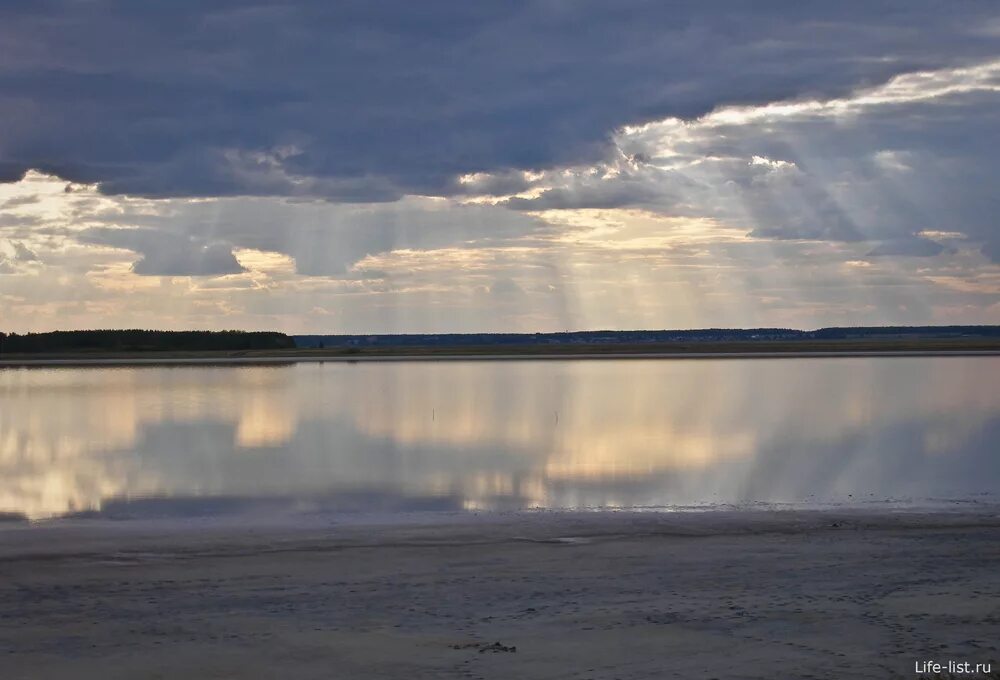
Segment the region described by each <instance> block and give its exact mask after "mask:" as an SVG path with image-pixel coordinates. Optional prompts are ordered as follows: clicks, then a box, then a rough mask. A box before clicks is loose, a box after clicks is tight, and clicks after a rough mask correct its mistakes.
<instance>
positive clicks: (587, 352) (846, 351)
mask: <svg viewBox="0 0 1000 680" xmlns="http://www.w3.org/2000/svg"><path fill="white" fill-rule="evenodd" d="M790 344H792V343H780V344H779V343H775V345H778V346H772V345H771V344H770V343H757V345H758V347H753V348H748V347H746V343H733V344H724V345H718V344H709V343H706V344H705V345H704V346H702V347H697V346H692V345H690V344H688V345H684V346H677V347H664V346H662V345H658V346H651V347H642V346H634V345H633V346H628V345H625V346H597V347H588V346H585V345H583V346H581V345H566V346H551V347H521V348H508V351H496V350H497V348H496V347H468V348H454V347H447V348H445V347H441V348H401V349H395V350H394V349H391V348H381V349H378V350H367V351H366V350H361V351H349V350H341V349H337V350H302V349H298V350H279V351H248V352H142V353H120V354H115V353H86V354H83V353H81V354H65V353H60V354H26V355H25V354H23V355H19V356H8V357H0V368H16V367H25V368H28V367H59V366H67V367H72V366H156V365H165V366H171V365H252V364H294V363H317V362H319V363H323V362H327V361H330V362H349V363H351V362H404V361H405V362H413V361H563V360H621V359H647V360H648V359H820V358H861V357H959V356H960V357H975V356H1000V346H998V345H997V344H996V343H989V345H987V346H984V344H983V343H968V345H965V346H963V345H962V344H959V343H927V345H926V346H923V345H924V343H920V342H911V343H906V344H907V345H909V346H908V347H899V346H898V345H899V344H902V343H885V346H883V347H879V346H872V344H873V343H864V345H865V346H854V345H852V344H848V343H842V346H840V347H831V346H830V345H831V343H794V345H795V346H789V345H790ZM858 344H860V343H858ZM816 345H822V346H816Z"/></svg>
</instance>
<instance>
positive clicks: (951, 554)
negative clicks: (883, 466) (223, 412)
mask: <svg viewBox="0 0 1000 680" xmlns="http://www.w3.org/2000/svg"><path fill="white" fill-rule="evenodd" d="M250 519H251V518H229V519H226V518H217V519H213V520H190V521H182V520H177V519H172V520H134V521H119V522H115V521H109V520H103V519H98V520H59V521H54V522H43V523H35V524H28V523H26V522H17V521H11V522H6V523H4V524H3V525H2V526H0V667H2V668H3V669H4V672H3V676H4V677H5V678H9V679H14V678H25V679H28V678H30V679H31V680H35V679H45V678H67V677H74V678H83V679H88V678H102V679H111V678H123V679H124V678H151V679H152V678H194V677H197V678H491V679H492V678H497V679H499V678H595V679H597V678H608V679H611V678H621V679H626V678H674V677H676V678H713V677H717V678H777V677H784V678H793V677H794V678H808V677H814V678H834V677H851V678H892V677H900V678H903V677H920V675H919V674H917V673H915V671H914V669H915V664H916V663H917V662H924V661H926V660H932V661H940V662H943V663H946V662H948V661H949V660H954V661H957V662H972V663H973V664H974V663H983V662H986V663H989V662H996V661H997V660H998V658H997V657H998V653H997V645H998V640H1000V576H998V574H997V572H996V564H997V560H998V558H1000V514H998V512H997V509H996V508H995V507H992V506H979V505H976V504H968V505H966V506H961V507H957V508H948V509H934V510H927V511H918V510H900V509H893V508H880V509H874V510H873V509H862V508H851V509H837V508H832V509H824V510H733V509H729V510H726V509H716V510H711V511H705V512H695V511H687V512H645V513H644V512H590V513H580V512H516V513H450V512H446V513H411V514H403V515H396V516H391V515H386V516H366V515H357V516H350V515H346V516H306V517H297V518H284V519H282V518H275V517H260V518H256V519H254V520H253V521H249V520H250ZM995 668H996V664H995V663H994V669H995Z"/></svg>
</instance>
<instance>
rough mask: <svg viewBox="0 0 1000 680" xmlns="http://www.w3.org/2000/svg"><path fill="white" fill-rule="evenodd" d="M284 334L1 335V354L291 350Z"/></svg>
mask: <svg viewBox="0 0 1000 680" xmlns="http://www.w3.org/2000/svg"><path fill="white" fill-rule="evenodd" d="M294 347H295V342H294V340H292V338H291V337H290V336H288V335H285V334H284V333H275V332H270V331H257V332H248V331H152V330H139V329H129V330H94V331H53V332H51V333H27V334H25V335H18V334H17V333H11V334H6V333H0V353H3V354H21V353H23V354H35V353H42V352H169V351H180V352H185V351H186V352H199V351H239V350H271V349H292V348H294Z"/></svg>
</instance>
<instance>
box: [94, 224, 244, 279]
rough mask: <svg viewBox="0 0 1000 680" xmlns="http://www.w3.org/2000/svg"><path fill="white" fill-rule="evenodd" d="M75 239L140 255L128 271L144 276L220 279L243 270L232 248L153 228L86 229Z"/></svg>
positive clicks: (228, 245)
mask: <svg viewBox="0 0 1000 680" xmlns="http://www.w3.org/2000/svg"><path fill="white" fill-rule="evenodd" d="M78 238H79V240H80V241H82V242H84V243H93V244H96V245H104V246H111V247H113V248H123V249H126V250H131V251H134V252H136V253H138V254H140V255H141V257H140V258H139V259H138V260H137V261H136V262H135V263H134V264H133V265H132V270H133V271H134V272H135V273H136V274H141V275H144V276H222V275H226V274H239V273H241V272H243V271H245V270H244V268H243V266H242V265H240V263H239V262H238V261H237V260H236V257H235V256H234V255H233V247H232V245H230V244H226V243H222V242H218V241H208V240H205V239H198V238H193V237H185V236H183V235H177V234H170V233H168V232H163V231H156V230H153V229H112V228H107V227H95V228H91V229H88V230H86V231H84V232H83V233H81V234H80V235H79V237H78Z"/></svg>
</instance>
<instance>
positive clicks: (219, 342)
mask: <svg viewBox="0 0 1000 680" xmlns="http://www.w3.org/2000/svg"><path fill="white" fill-rule="evenodd" d="M950 338H980V339H1000V326H868V327H856V328H820V329H818V330H812V331H800V330H794V329H789V328H749V329H744V328H728V329H727V328H705V329H699V330H646V331H577V332H569V333H443V334H427V333H411V334H402V335H388V334H381V335H379V334H376V335H296V336H289V335H285V334H283V333H272V332H244V331H152V330H96V331H55V332H52V333H28V334H26V335H18V334H15V333H12V334H10V335H7V334H4V333H0V356H3V355H12V354H40V353H59V352H65V353H76V352H94V353H101V352H104V353H116V352H212V351H219V352H223V351H229V352H233V351H244V350H291V349H296V348H302V349H331V350H336V349H341V350H345V349H346V350H348V351H350V352H354V351H360V350H362V349H364V348H401V349H403V348H433V347H465V348H469V347H496V346H506V347H514V346H522V347H529V346H536V347H537V346H540V345H549V346H553V345H563V346H567V345H617V344H621V345H625V344H628V345H642V344H647V343H648V344H663V343H699V342H706V343H713V342H714V343H726V342H741V343H742V342H769V341H770V342H775V341H780V342H788V341H793V342H794V341H807V340H814V341H815V340H824V341H827V340H897V341H898V340H908V339H912V340H925V339H950Z"/></svg>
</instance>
